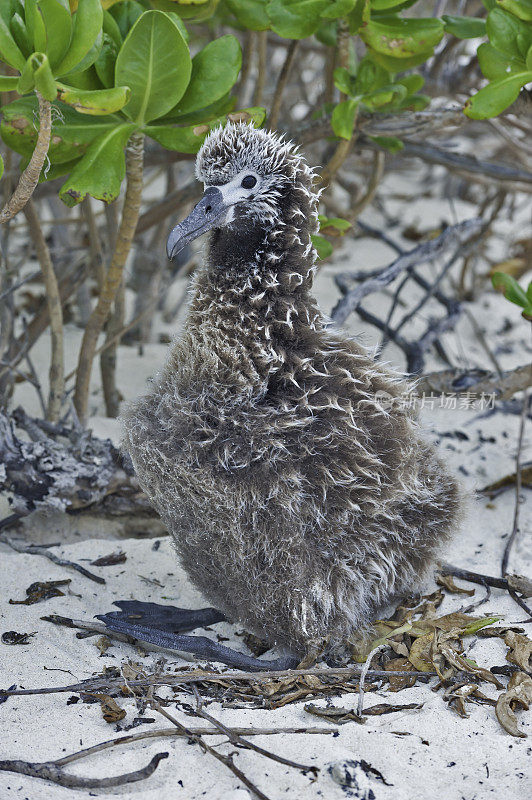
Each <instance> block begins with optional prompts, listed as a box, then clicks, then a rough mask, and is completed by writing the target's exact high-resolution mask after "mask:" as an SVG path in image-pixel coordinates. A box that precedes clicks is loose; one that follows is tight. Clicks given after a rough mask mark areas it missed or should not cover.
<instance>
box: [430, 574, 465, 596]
mask: <svg viewBox="0 0 532 800" xmlns="http://www.w3.org/2000/svg"><path fill="white" fill-rule="evenodd" d="M436 583H437V584H438V585H439V586H443V587H444V588H445V589H447V591H448V592H451V594H467V595H468V596H469V597H471V596H472V595H474V594H475V590H474V589H464V588H463V587H462V586H457V585H456V583H455V582H454V579H453V576H452V575H441V574H440V573H438V574H437V575H436Z"/></svg>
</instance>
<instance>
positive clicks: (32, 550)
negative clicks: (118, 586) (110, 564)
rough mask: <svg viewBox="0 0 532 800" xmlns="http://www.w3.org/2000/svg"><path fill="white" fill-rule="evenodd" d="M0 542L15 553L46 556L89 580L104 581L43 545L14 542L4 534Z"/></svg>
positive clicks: (0, 536)
mask: <svg viewBox="0 0 532 800" xmlns="http://www.w3.org/2000/svg"><path fill="white" fill-rule="evenodd" d="M0 542H3V543H4V544H7V545H8V546H9V547H11V549H12V550H16V552H17V553H28V554H30V555H34V556H43V557H44V558H48V559H49V560H50V561H53V563H54V564H57V565H58V566H59V567H67V568H68V569H74V570H76V572H79V573H80V574H81V575H84V576H85V577H86V578H89V580H91V581H94V582H95V583H102V584H104V583H105V579H104V578H101V577H100V576H99V575H95V574H94V572H90V571H89V570H88V569H85V567H83V566H82V565H81V564H76V562H75V561H68V559H66V558H60V557H59V556H57V555H55V553H51V552H50V550H45V548H44V547H36V546H33V545H24V544H21V543H20V542H16V541H15V540H14V539H10V538H9V537H8V536H6V535H5V534H0Z"/></svg>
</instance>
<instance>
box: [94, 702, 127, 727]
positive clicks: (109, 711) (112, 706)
mask: <svg viewBox="0 0 532 800" xmlns="http://www.w3.org/2000/svg"><path fill="white" fill-rule="evenodd" d="M96 697H98V699H99V700H100V704H101V707H102V715H103V718H104V720H105V721H106V722H108V723H109V724H110V725H111V724H112V723H114V722H119V721H120V720H121V719H124V717H125V716H126V712H125V711H124V709H123V708H120V706H119V705H118V703H117V702H116V700H114V699H113V698H112V697H110V695H108V694H99V695H96Z"/></svg>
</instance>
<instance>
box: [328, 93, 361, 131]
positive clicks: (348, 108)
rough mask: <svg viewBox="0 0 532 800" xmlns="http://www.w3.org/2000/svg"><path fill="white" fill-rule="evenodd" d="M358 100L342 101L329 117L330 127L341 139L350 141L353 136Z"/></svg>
mask: <svg viewBox="0 0 532 800" xmlns="http://www.w3.org/2000/svg"><path fill="white" fill-rule="evenodd" d="M357 106H358V100H344V101H343V103H338V105H337V106H336V107H335V109H334V111H333V113H332V117H331V127H332V129H333V131H334V132H335V134H336V135H337V136H339V137H340V138H342V139H350V138H351V136H352V135H353V128H354V126H355V119H356V113H357Z"/></svg>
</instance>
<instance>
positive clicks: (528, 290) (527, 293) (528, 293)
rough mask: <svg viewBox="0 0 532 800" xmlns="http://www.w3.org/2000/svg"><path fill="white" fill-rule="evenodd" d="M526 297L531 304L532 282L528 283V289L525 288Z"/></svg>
mask: <svg viewBox="0 0 532 800" xmlns="http://www.w3.org/2000/svg"><path fill="white" fill-rule="evenodd" d="M526 296H527V298H528V300H529V301H530V302H531V303H532V281H530V283H529V284H528V287H527V290H526Z"/></svg>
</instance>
